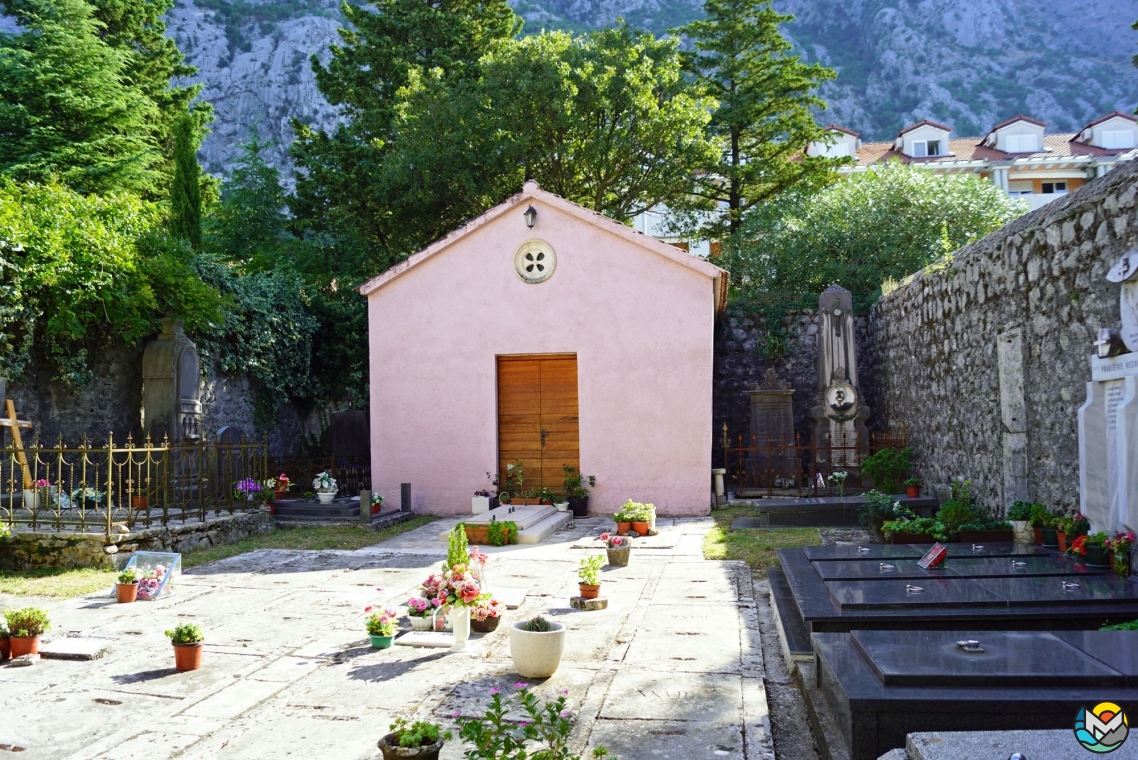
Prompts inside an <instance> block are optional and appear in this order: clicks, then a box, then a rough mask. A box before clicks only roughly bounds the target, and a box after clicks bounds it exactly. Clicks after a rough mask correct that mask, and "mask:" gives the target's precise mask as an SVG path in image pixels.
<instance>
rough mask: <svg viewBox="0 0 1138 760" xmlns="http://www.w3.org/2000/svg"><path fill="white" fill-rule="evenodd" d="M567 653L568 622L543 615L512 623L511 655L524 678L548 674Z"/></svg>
mask: <svg viewBox="0 0 1138 760" xmlns="http://www.w3.org/2000/svg"><path fill="white" fill-rule="evenodd" d="M564 653H565V626H564V625H562V624H561V623H555V622H552V621H550V620H546V619H545V618H543V617H541V616H540V615H539V616H537V617H535V618H531V619H530V620H523V621H519V622H517V623H513V624H512V625H511V626H510V657H512V658H513V660H514V670H515V671H517V673H518V675H521V676H523V677H525V678H549V677H550V676H551V675H553V674H554V673H556V672H557V668H558V666H559V665H561V655H562V654H564Z"/></svg>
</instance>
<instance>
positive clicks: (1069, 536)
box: [1055, 512, 1091, 552]
mask: <svg viewBox="0 0 1138 760" xmlns="http://www.w3.org/2000/svg"><path fill="white" fill-rule="evenodd" d="M1090 527H1091V525H1090V522H1089V521H1088V520H1087V518H1085V517H1083V515H1082V513H1080V512H1076V513H1075V514H1073V515H1062V516H1060V517H1057V518H1055V535H1056V536H1057V538H1058V539H1059V551H1061V552H1065V551H1067V549H1068V548H1069V547H1070V545H1071V543H1072V542H1074V540H1075V539H1076V538H1078V537H1079V536H1085V535H1086V534H1087V532H1088V531H1089V530H1090Z"/></svg>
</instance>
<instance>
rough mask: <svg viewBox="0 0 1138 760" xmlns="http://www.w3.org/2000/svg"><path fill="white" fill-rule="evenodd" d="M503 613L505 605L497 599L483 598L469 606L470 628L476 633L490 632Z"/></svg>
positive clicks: (493, 629)
mask: <svg viewBox="0 0 1138 760" xmlns="http://www.w3.org/2000/svg"><path fill="white" fill-rule="evenodd" d="M505 613H506V605H504V604H502V603H501V602H499V601H498V600H497V599H494V598H493V597H491V598H489V599H483V600H482V601H480V602H478V603H476V604H475V605H474V606H473V607H471V608H470V628H471V630H473V631H476V632H478V633H492V632H494V631H495V630H496V629H497V628H498V623H499V621H501V619H502V616H503V615H504V614H505Z"/></svg>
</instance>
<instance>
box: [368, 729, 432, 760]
mask: <svg viewBox="0 0 1138 760" xmlns="http://www.w3.org/2000/svg"><path fill="white" fill-rule="evenodd" d="M443 744H444V742H443V740H442V739H439V740H438V741H437V742H435V743H434V744H430V745H427V746H426V747H400V746H399V745H398V744H396V743H395V734H388V735H387V736H385V737H383V738H382V739H380V740H379V751H380V752H382V753H383V760H438V757H439V752H440V751H442V748H443Z"/></svg>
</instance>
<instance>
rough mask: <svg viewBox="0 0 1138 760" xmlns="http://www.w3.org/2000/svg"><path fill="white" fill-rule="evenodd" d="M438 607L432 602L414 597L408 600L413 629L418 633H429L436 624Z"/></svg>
mask: <svg viewBox="0 0 1138 760" xmlns="http://www.w3.org/2000/svg"><path fill="white" fill-rule="evenodd" d="M437 609H438V606H437V605H432V604H431V602H430V601H428V600H426V599H422V598H420V597H416V596H413V597H411V598H409V599H408V600H407V617H408V618H409V619H410V620H411V628H412V629H414V630H416V631H429V630H431V627H432V624H433V623H434V618H435V610H437Z"/></svg>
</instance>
